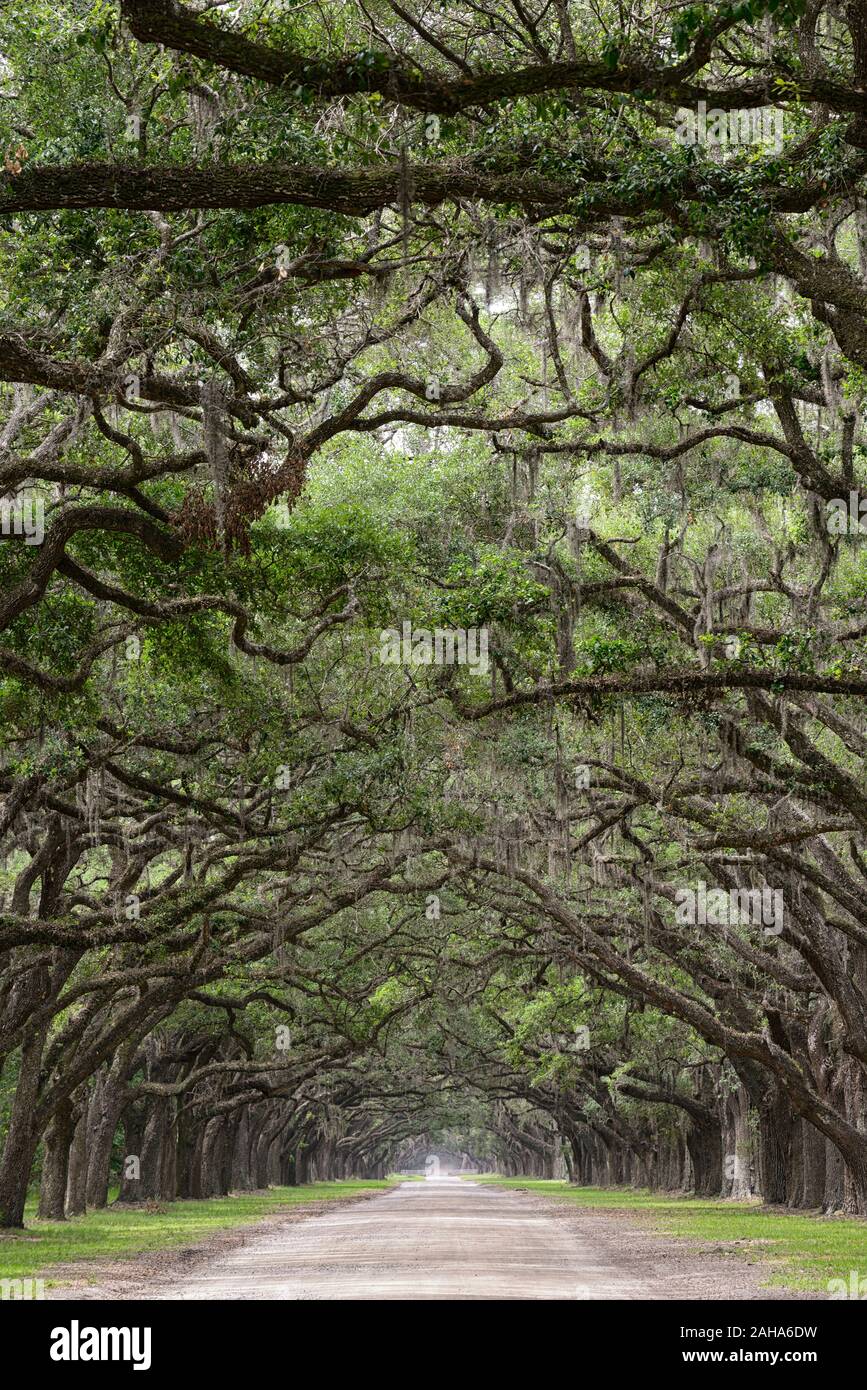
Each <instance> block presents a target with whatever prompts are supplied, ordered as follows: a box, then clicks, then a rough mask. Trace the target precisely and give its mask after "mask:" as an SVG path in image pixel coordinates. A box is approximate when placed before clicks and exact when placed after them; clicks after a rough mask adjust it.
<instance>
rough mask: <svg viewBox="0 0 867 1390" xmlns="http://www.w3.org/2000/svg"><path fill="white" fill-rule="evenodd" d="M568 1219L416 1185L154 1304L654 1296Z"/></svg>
mask: <svg viewBox="0 0 867 1390" xmlns="http://www.w3.org/2000/svg"><path fill="white" fill-rule="evenodd" d="M559 1216H560V1213H559V1212H558V1211H556V1210H554V1209H553V1207H552V1205H551V1204H548V1203H543V1202H540V1201H538V1200H534V1199H533V1198H530V1197H526V1196H524V1195H522V1194H521V1193H517V1192H511V1191H507V1190H504V1189H500V1188H495V1187H487V1186H479V1185H478V1184H476V1183H472V1182H466V1181H462V1180H461V1179H458V1178H440V1179H435V1180H428V1181H426V1182H406V1183H402V1184H401V1185H400V1186H399V1187H398V1188H396V1189H395V1190H394V1191H392V1192H387V1193H382V1194H381V1195H378V1196H376V1197H374V1198H372V1199H371V1200H370V1201H367V1202H360V1203H357V1204H354V1205H352V1206H347V1207H344V1208H342V1209H341V1210H338V1211H334V1212H333V1213H332V1212H325V1213H323V1214H322V1215H320V1216H317V1217H316V1218H315V1219H313V1220H309V1221H302V1222H298V1223H295V1224H293V1225H291V1226H289V1227H279V1226H277V1227H275V1228H274V1229H273V1230H271V1231H269V1232H267V1233H266V1234H264V1235H261V1236H257V1237H255V1238H254V1239H252V1240H251V1241H249V1242H248V1243H247V1244H245V1245H244V1246H243V1247H242V1248H240V1249H238V1250H234V1251H232V1252H231V1253H229V1254H227V1255H225V1256H222V1257H220V1258H218V1259H216V1260H214V1261H212V1262H211V1263H210V1264H209V1265H206V1266H204V1267H203V1268H202V1269H201V1270H197V1271H195V1272H193V1273H191V1274H190V1276H189V1277H188V1278H187V1279H185V1280H183V1281H178V1282H176V1283H173V1284H169V1285H163V1286H162V1287H161V1288H160V1289H159V1291H157V1290H154V1291H153V1292H152V1293H151V1295H150V1296H151V1297H156V1298H165V1299H209V1298H214V1299H232V1300H235V1299H497V1298H506V1299H586V1298H617V1299H628V1298H651V1297H654V1293H653V1291H652V1289H651V1288H649V1287H648V1285H647V1283H646V1281H645V1280H644V1279H643V1278H641V1277H640V1276H636V1275H635V1274H634V1273H630V1271H629V1269H628V1267H624V1266H623V1265H622V1264H612V1263H611V1262H610V1258H609V1257H608V1256H607V1254H606V1252H605V1251H604V1250H600V1249H599V1247H598V1246H597V1245H596V1244H592V1245H591V1243H590V1242H589V1241H586V1240H582V1239H581V1238H580V1236H579V1235H578V1234H577V1233H576V1231H575V1228H574V1226H571V1225H569V1224H567V1223H565V1222H564V1221H562V1220H560V1219H558V1218H559ZM146 1296H147V1295H146ZM657 1296H658V1295H657Z"/></svg>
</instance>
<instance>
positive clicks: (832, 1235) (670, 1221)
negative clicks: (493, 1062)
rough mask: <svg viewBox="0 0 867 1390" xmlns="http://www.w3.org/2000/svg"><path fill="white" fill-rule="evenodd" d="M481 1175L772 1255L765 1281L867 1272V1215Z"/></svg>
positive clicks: (814, 1280)
mask: <svg viewBox="0 0 867 1390" xmlns="http://www.w3.org/2000/svg"><path fill="white" fill-rule="evenodd" d="M474 1181H475V1182H490V1183H496V1184H497V1185H499V1186H501V1187H512V1188H517V1189H519V1190H522V1191H523V1190H527V1191H530V1192H538V1193H539V1194H541V1195H542V1196H545V1197H553V1198H556V1199H558V1200H560V1201H567V1202H571V1203H572V1204H573V1206H578V1207H609V1208H613V1209H618V1210H628V1211H631V1212H635V1213H636V1214H637V1215H638V1216H639V1217H640V1219H641V1221H642V1224H646V1225H648V1226H649V1227H650V1229H652V1230H653V1231H655V1232H657V1233H658V1234H660V1235H667V1236H676V1237H679V1238H681V1239H688V1240H690V1241H696V1242H697V1241H701V1242H708V1243H709V1244H710V1245H712V1246H715V1247H719V1246H722V1247H723V1248H724V1249H725V1250H726V1251H727V1252H728V1251H730V1252H731V1253H732V1254H734V1255H736V1256H740V1257H742V1258H746V1259H748V1260H750V1261H751V1262H765V1263H767V1264H768V1266H769V1267H768V1270H767V1278H766V1279H765V1280H764V1283H765V1284H766V1285H768V1286H769V1287H779V1286H782V1287H785V1288H790V1289H802V1290H804V1291H813V1290H818V1291H820V1292H826V1291H827V1286H828V1280H829V1279H844V1280H845V1281H846V1283H847V1285H848V1283H849V1276H850V1272H851V1271H852V1270H855V1271H856V1272H857V1274H858V1277H859V1278H865V1277H867V1221H864V1220H859V1219H857V1218H855V1217H822V1216H815V1215H806V1214H804V1213H799V1212H791V1213H789V1212H778V1211H768V1210H767V1209H766V1208H765V1207H763V1206H761V1205H760V1203H758V1202H749V1201H746V1202H729V1201H724V1200H722V1199H721V1198H717V1199H709V1198H705V1197H676V1196H672V1195H671V1194H660V1193H654V1192H647V1191H639V1190H635V1189H633V1188H600V1187H572V1186H570V1184H569V1183H567V1182H550V1181H543V1180H538V1179H535V1178H499V1177H496V1176H485V1177H479V1178H476V1179H474ZM733 1242H737V1244H734V1243H733Z"/></svg>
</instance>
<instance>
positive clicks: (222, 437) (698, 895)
mask: <svg viewBox="0 0 867 1390" xmlns="http://www.w3.org/2000/svg"><path fill="white" fill-rule="evenodd" d="M0 53H2V59H0V125H2V131H0V142H2V147H3V150H4V155H3V166H2V169H0V383H2V384H0V494H2V498H3V501H2V522H3V534H2V537H0V1144H2V1157H0V1224H2V1225H5V1226H12V1227H15V1226H20V1225H21V1224H22V1222H23V1220H24V1206H25V1199H26V1198H27V1195H28V1192H29V1191H33V1190H34V1189H35V1188H38V1192H39V1208H38V1210H39V1215H40V1216H42V1217H49V1218H53V1219H58V1220H59V1219H63V1218H64V1216H71V1215H74V1214H77V1213H81V1212H83V1211H85V1210H87V1209H92V1208H99V1207H100V1206H104V1205H105V1204H106V1203H107V1202H108V1201H109V1199H110V1198H111V1199H112V1200H114V1199H115V1197H116V1199H117V1200H119V1201H121V1202H148V1201H155V1200H156V1201H166V1200H170V1199H172V1198H174V1197H176V1196H184V1195H186V1196H194V1197H198V1196H201V1197H207V1196H212V1195H215V1194H220V1193H225V1192H228V1191H239V1190H245V1189H246V1190H251V1189H259V1188H263V1187H265V1186H267V1185H269V1184H277V1183H281V1184H293V1183H303V1182H306V1181H311V1180H321V1179H331V1178H342V1177H349V1176H356V1175H357V1176H362V1177H365V1176H366V1177H378V1176H383V1175H385V1174H386V1173H387V1172H389V1171H392V1170H394V1169H396V1168H405V1167H413V1166H418V1165H419V1164H420V1163H423V1157H424V1154H425V1153H426V1152H427V1151H429V1150H430V1149H431V1148H436V1147H439V1148H441V1149H442V1151H443V1152H448V1153H450V1154H453V1155H460V1156H461V1162H463V1163H464V1164H465V1165H466V1166H467V1167H475V1168H485V1169H493V1168H496V1169H498V1170H499V1171H500V1172H505V1173H509V1174H532V1175H537V1176H543V1177H544V1176H568V1177H569V1179H570V1180H573V1181H575V1182H579V1183H584V1184H617V1183H635V1184H641V1185H648V1186H651V1187H660V1188H667V1189H682V1190H694V1191H695V1192H697V1193H699V1194H703V1195H709V1196H713V1195H721V1196H744V1195H747V1194H751V1193H752V1194H760V1195H761V1197H762V1198H763V1199H764V1200H765V1201H766V1202H769V1203H777V1204H786V1205H788V1206H791V1207H805V1208H813V1209H816V1208H820V1209H823V1210H824V1211H826V1212H829V1213H830V1212H835V1211H846V1212H850V1213H858V1214H867V891H865V890H867V846H865V828H867V781H865V776H864V762H863V760H864V753H865V748H867V721H865V710H864V698H865V695H867V646H865V638H867V609H865V595H867V560H865V549H864V545H863V540H862V530H864V531H867V521H865V524H864V526H863V527H862V526H861V524H860V521H861V515H862V513H861V493H860V488H861V487H862V486H863V487H867V456H865V448H867V435H865V420H864V408H865V402H867V202H865V193H867V184H865V175H867V3H865V0H833V2H832V0H827V2H826V0H738V2H737V3H725V4H719V3H713V4H710V3H709V4H703V5H693V4H690V3H680V2H679V0H675V3H673V4H662V3H660V0H635V3H633V4H631V5H626V4H623V3H619V0H595V3H591V2H590V0H449V2H448V3H440V0H402V2H401V3H398V0H369V3H368V0H365V2H364V3H362V0H357V3H356V0H319V3H317V4H314V5H311V6H304V5H298V6H293V5H288V4H281V3H275V2H273V0H247V3H233V4H227V3H219V2H218V3H209V4H208V3H198V4H193V3H188V4H186V3H185V4H176V3H173V0H147V2H145V0H122V3H120V4H119V5H117V4H114V3H107V2H106V0H99V2H98V3H95V0H59V3H58V2H55V3H51V4H48V3H46V0H21V3H19V4H16V5H14V6H5V7H4V8H3V10H2V14H0ZM745 113H746V115H747V116H749V117H750V119H749V120H748V121H746V120H745V119H744V115H745ZM757 113H758V115H757ZM759 115H760V116H761V120H760V119H759ZM865 496H867V494H865ZM864 510H865V512H867V507H865V509H864ZM431 634H433V638H431ZM444 634H445V636H443V635H444ZM455 634H460V635H465V637H466V646H465V649H462V648H461V647H460V645H459V644H458V639H457V638H456V637H455ZM449 635H450V636H449ZM448 641H451V642H453V643H454V644H455V645H454V646H453V647H452V648H449V647H448V645H447V642H448ZM450 657H451V658H452V659H449V658H450ZM462 658H463V659H462Z"/></svg>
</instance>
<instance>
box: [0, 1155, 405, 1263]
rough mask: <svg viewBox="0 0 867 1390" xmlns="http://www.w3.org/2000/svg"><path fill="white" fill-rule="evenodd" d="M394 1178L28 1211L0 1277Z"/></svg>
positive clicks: (116, 1253)
mask: <svg viewBox="0 0 867 1390" xmlns="http://www.w3.org/2000/svg"><path fill="white" fill-rule="evenodd" d="M392 1185H393V1184H392V1180H389V1179H385V1180H384V1181H370V1182H323V1183H310V1184H309V1185H307V1186H304V1187H272V1188H270V1189H269V1191H267V1192H257V1193H240V1194H239V1195H238V1196H235V1197H213V1198H210V1199H207V1200H203V1201H183V1202H167V1203H165V1204H161V1205H160V1207H159V1209H158V1210H154V1211H147V1210H144V1209H142V1208H138V1207H111V1206H109V1207H106V1208H105V1209H104V1210H103V1211H91V1212H88V1213H87V1215H86V1216H78V1217H74V1218H73V1219H72V1220H71V1221H37V1220H35V1219H33V1220H31V1219H30V1216H29V1214H28V1217H27V1225H26V1227H25V1229H24V1230H23V1231H21V1232H17V1231H16V1232H0V1278H3V1279H28V1278H32V1277H33V1276H34V1275H43V1274H44V1275H45V1277H46V1283H48V1284H51V1283H52V1282H57V1281H56V1280H52V1279H51V1266H52V1265H57V1264H62V1263H66V1262H67V1261H71V1260H116V1259H123V1258H124V1257H127V1256H131V1255H139V1254H141V1253H143V1252H144V1251H148V1250H167V1249H170V1248H172V1247H174V1246H178V1245H195V1244H196V1243H197V1242H199V1241H202V1240H204V1239H206V1237H207V1236H209V1235H211V1234H212V1232H214V1231H219V1230H223V1229H225V1228H226V1227H229V1226H246V1225H248V1224H249V1223H250V1222H252V1221H260V1220H261V1219H262V1217H264V1216H269V1215H271V1213H272V1212H277V1211H282V1210H283V1209H284V1208H287V1207H293V1206H298V1205H301V1204H303V1203H305V1202H321V1201H323V1200H325V1201H328V1200H333V1199H334V1198H336V1197H353V1196H355V1195H356V1194H357V1193H359V1192H367V1191H371V1190H375V1189H377V1188H389V1187H391V1186H392Z"/></svg>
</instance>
